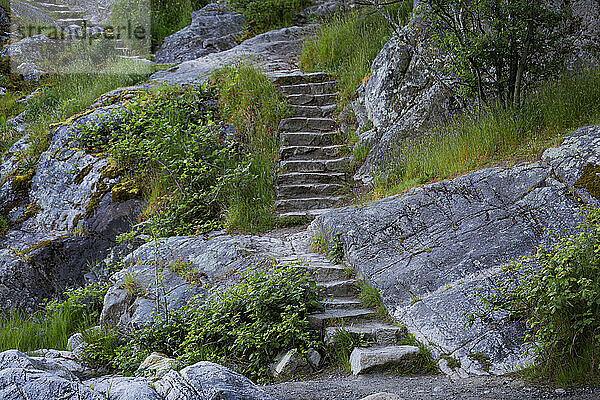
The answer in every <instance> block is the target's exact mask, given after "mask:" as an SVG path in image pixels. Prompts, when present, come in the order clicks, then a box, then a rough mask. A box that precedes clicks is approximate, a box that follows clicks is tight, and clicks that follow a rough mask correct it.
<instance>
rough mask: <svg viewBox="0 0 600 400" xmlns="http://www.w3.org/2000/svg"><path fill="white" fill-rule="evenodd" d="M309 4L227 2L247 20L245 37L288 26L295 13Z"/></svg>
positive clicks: (296, 0)
mask: <svg viewBox="0 0 600 400" xmlns="http://www.w3.org/2000/svg"><path fill="white" fill-rule="evenodd" d="M309 3H310V1H309V0H229V4H231V6H232V7H233V9H234V10H236V11H238V12H241V13H242V14H244V16H245V17H246V19H247V24H248V27H247V30H248V32H247V34H246V36H254V35H257V34H259V33H263V32H266V31H269V30H272V29H277V28H283V27H286V26H290V25H291V24H292V23H293V18H294V15H295V14H296V12H298V11H300V10H301V9H302V8H303V7H305V6H307V5H308V4H309Z"/></svg>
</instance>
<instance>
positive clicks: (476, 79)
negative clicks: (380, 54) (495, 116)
mask: <svg viewBox="0 0 600 400" xmlns="http://www.w3.org/2000/svg"><path fill="white" fill-rule="evenodd" d="M423 8H424V9H425V10H426V12H427V15H428V16H429V17H430V19H431V21H432V23H431V26H430V28H431V32H432V33H433V35H434V37H435V38H436V42H437V45H438V47H439V48H440V49H441V51H442V52H447V53H449V54H450V62H448V63H446V64H445V66H444V68H443V72H444V73H446V74H450V75H451V76H455V77H457V78H458V80H459V82H460V83H461V85H462V88H463V91H462V94H463V95H465V97H466V98H472V97H478V98H479V100H481V101H483V102H484V103H488V101H489V100H492V101H493V102H495V103H497V104H500V105H502V106H507V107H508V106H510V105H519V104H520V103H521V92H522V91H524V90H523V89H526V88H527V87H529V86H530V85H531V84H532V83H535V82H538V81H540V80H541V79H546V78H548V77H549V76H551V75H552V74H553V73H555V72H556V71H557V69H558V66H559V65H560V62H561V61H562V58H563V57H564V53H565V52H564V51H563V50H564V49H565V48H566V47H568V43H566V42H565V38H564V36H565V33H566V30H565V27H564V26H561V24H562V23H563V22H564V21H566V19H567V15H566V14H567V11H566V10H561V11H562V12H559V11H554V10H551V9H550V8H549V6H548V5H547V4H546V3H545V2H544V1H542V0H426V1H425V3H424V5H423ZM458 15H460V18H456V16H458ZM559 39H561V42H560V43H559ZM559 44H560V46H561V47H560V48H559Z"/></svg>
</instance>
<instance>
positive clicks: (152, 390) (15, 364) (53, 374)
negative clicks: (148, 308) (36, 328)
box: [0, 350, 275, 400]
mask: <svg viewBox="0 0 600 400" xmlns="http://www.w3.org/2000/svg"><path fill="white" fill-rule="evenodd" d="M54 353H60V354H63V356H65V357H67V356H68V352H57V351H56V350H50V351H45V354H46V357H29V356H27V355H25V354H23V353H21V352H18V351H16V350H8V351H5V352H2V353H0V398H2V399H3V400H48V399H81V400H109V399H110V400H214V399H227V400H275V399H274V398H273V397H271V396H269V395H267V394H266V393H265V392H263V391H262V390H261V389H260V388H259V387H257V386H256V385H254V384H253V383H252V382H251V381H250V380H249V379H248V378H245V377H243V376H242V375H240V374H238V373H236V372H233V371H231V370H229V369H227V368H225V367H223V366H221V365H218V364H214V363H211V362H207V361H203V362H199V363H197V364H194V365H191V366H189V367H186V368H184V369H182V370H181V371H179V372H177V371H170V372H168V373H167V374H166V375H165V377H164V378H163V379H161V380H159V381H157V382H152V381H150V380H148V379H146V378H133V377H123V376H114V375H109V376H103V377H99V378H92V379H87V380H84V381H81V380H80V378H79V377H78V376H76V375H74V374H71V373H69V371H68V370H66V369H64V368H63V369H61V368H58V367H57V362H56V360H55V358H56V357H58V356H56V355H55V356H54V358H48V357H50V356H49V354H54Z"/></svg>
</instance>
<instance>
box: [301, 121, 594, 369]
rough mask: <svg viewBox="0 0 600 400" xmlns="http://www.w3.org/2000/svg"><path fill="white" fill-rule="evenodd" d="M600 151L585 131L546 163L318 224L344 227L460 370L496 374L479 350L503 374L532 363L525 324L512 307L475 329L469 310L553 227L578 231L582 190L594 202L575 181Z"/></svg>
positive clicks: (396, 309)
mask: <svg viewBox="0 0 600 400" xmlns="http://www.w3.org/2000/svg"><path fill="white" fill-rule="evenodd" d="M599 156H600V127H598V126H596V127H587V128H582V129H580V130H578V131H577V132H575V133H572V134H570V135H568V136H567V137H566V138H565V141H564V143H563V144H562V145H561V146H559V147H557V148H553V149H548V150H546V152H544V154H543V156H542V160H541V161H539V162H535V163H530V164H522V165H517V166H514V167H510V168H488V169H483V170H480V171H477V172H474V173H471V174H468V175H464V176H461V177H458V178H455V179H452V180H446V181H442V182H437V183H433V184H428V185H424V186H422V187H419V188H414V189H412V190H410V191H408V192H407V193H406V194H403V195H396V196H392V197H389V198H387V199H384V200H380V201H376V202H373V203H369V204H366V205H360V206H356V207H347V208H342V209H339V210H335V211H332V212H330V213H327V214H324V215H322V216H320V217H318V218H317V219H316V220H315V221H314V222H313V224H312V229H314V230H316V231H319V232H321V233H323V234H326V235H333V234H337V233H339V238H340V240H341V242H342V244H343V246H344V250H345V254H346V258H347V260H348V262H349V263H350V264H352V265H354V266H356V268H357V269H358V271H359V274H360V275H362V276H363V277H364V278H365V279H367V280H369V281H370V282H372V283H373V284H374V285H375V286H376V287H377V289H378V290H379V291H380V293H381V295H382V299H383V301H384V303H385V305H386V307H387V308H388V310H389V311H390V312H391V313H392V314H393V315H394V316H395V317H396V318H397V319H399V320H400V321H402V322H403V323H405V324H406V326H407V328H408V330H409V331H410V332H411V333H412V334H414V335H415V336H416V337H417V339H418V340H420V341H421V342H422V343H430V344H431V345H432V347H433V349H434V351H435V352H436V353H437V354H438V355H439V354H442V353H444V354H449V355H451V356H452V357H454V358H456V359H458V360H459V361H460V362H461V368H460V369H459V371H458V373H462V372H466V371H468V372H472V373H481V374H484V373H487V371H485V370H487V369H488V368H487V366H482V365H480V363H479V362H478V361H475V360H474V359H473V357H469V356H470V355H473V354H475V353H481V354H483V355H485V357H488V358H489V361H490V366H489V372H492V373H504V372H506V371H509V370H511V369H513V368H515V367H517V366H518V365H519V364H521V363H523V362H525V361H527V356H525V348H524V347H523V343H522V340H521V339H520V333H521V332H522V329H523V327H522V326H520V325H519V324H518V323H516V322H507V321H506V320H505V318H504V317H505V315H503V314H497V315H492V318H493V319H494V320H495V322H494V323H491V324H483V323H481V322H476V323H475V324H474V325H473V326H472V327H467V326H466V325H465V324H466V322H467V315H468V313H472V312H474V311H477V310H479V309H480V308H481V307H482V304H480V302H479V301H478V298H479V297H480V296H481V294H482V293H485V292H486V291H489V290H491V288H493V287H494V286H495V284H497V283H498V281H500V280H504V279H507V278H509V277H507V276H505V275H503V274H501V273H500V272H501V267H502V266H503V265H506V264H507V263H510V262H512V261H514V260H516V259H518V258H519V257H527V256H530V255H531V254H532V252H533V251H534V250H535V248H536V247H537V246H539V245H544V244H547V243H549V242H550V241H551V240H552V239H551V238H550V236H551V235H550V232H549V231H548V228H551V229H554V230H557V231H559V232H563V231H566V232H569V231H573V230H574V229H576V225H577V223H578V221H580V216H579V215H578V211H579V208H580V206H581V204H582V203H581V202H580V201H579V200H578V198H575V197H574V196H573V195H572V193H573V189H575V192H576V193H577V194H579V197H581V198H583V199H584V200H587V201H595V199H593V196H592V195H591V194H590V193H589V192H587V191H586V190H585V188H583V187H579V186H581V185H575V183H576V182H577V181H578V179H579V178H580V177H581V175H582V170H583V168H584V167H585V166H586V165H588V164H593V165H598V164H600V160H599V158H598V157H599ZM574 186H578V187H574ZM442 367H444V366H442ZM448 372H450V371H448Z"/></svg>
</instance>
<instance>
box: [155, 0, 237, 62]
mask: <svg viewBox="0 0 600 400" xmlns="http://www.w3.org/2000/svg"><path fill="white" fill-rule="evenodd" d="M245 21H246V18H245V17H244V16H243V15H242V14H238V13H234V12H231V11H229V10H227V9H226V8H224V7H223V6H222V5H219V4H215V3H211V4H209V5H207V6H205V7H204V8H202V9H201V10H200V11H194V12H193V13H192V24H191V25H190V26H188V27H187V28H184V29H182V30H180V31H179V32H176V33H174V34H173V35H171V36H169V37H167V38H165V40H164V42H163V43H162V45H161V46H160V48H159V49H158V50H156V53H155V54H154V59H155V60H156V62H158V63H164V64H175V63H180V62H183V61H189V60H194V59H196V58H198V57H202V56H205V55H207V54H210V53H216V52H221V51H225V50H229V49H231V48H232V47H235V46H236V45H237V44H238V42H237V39H238V37H239V36H240V35H241V33H242V30H243V29H244V22H245Z"/></svg>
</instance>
